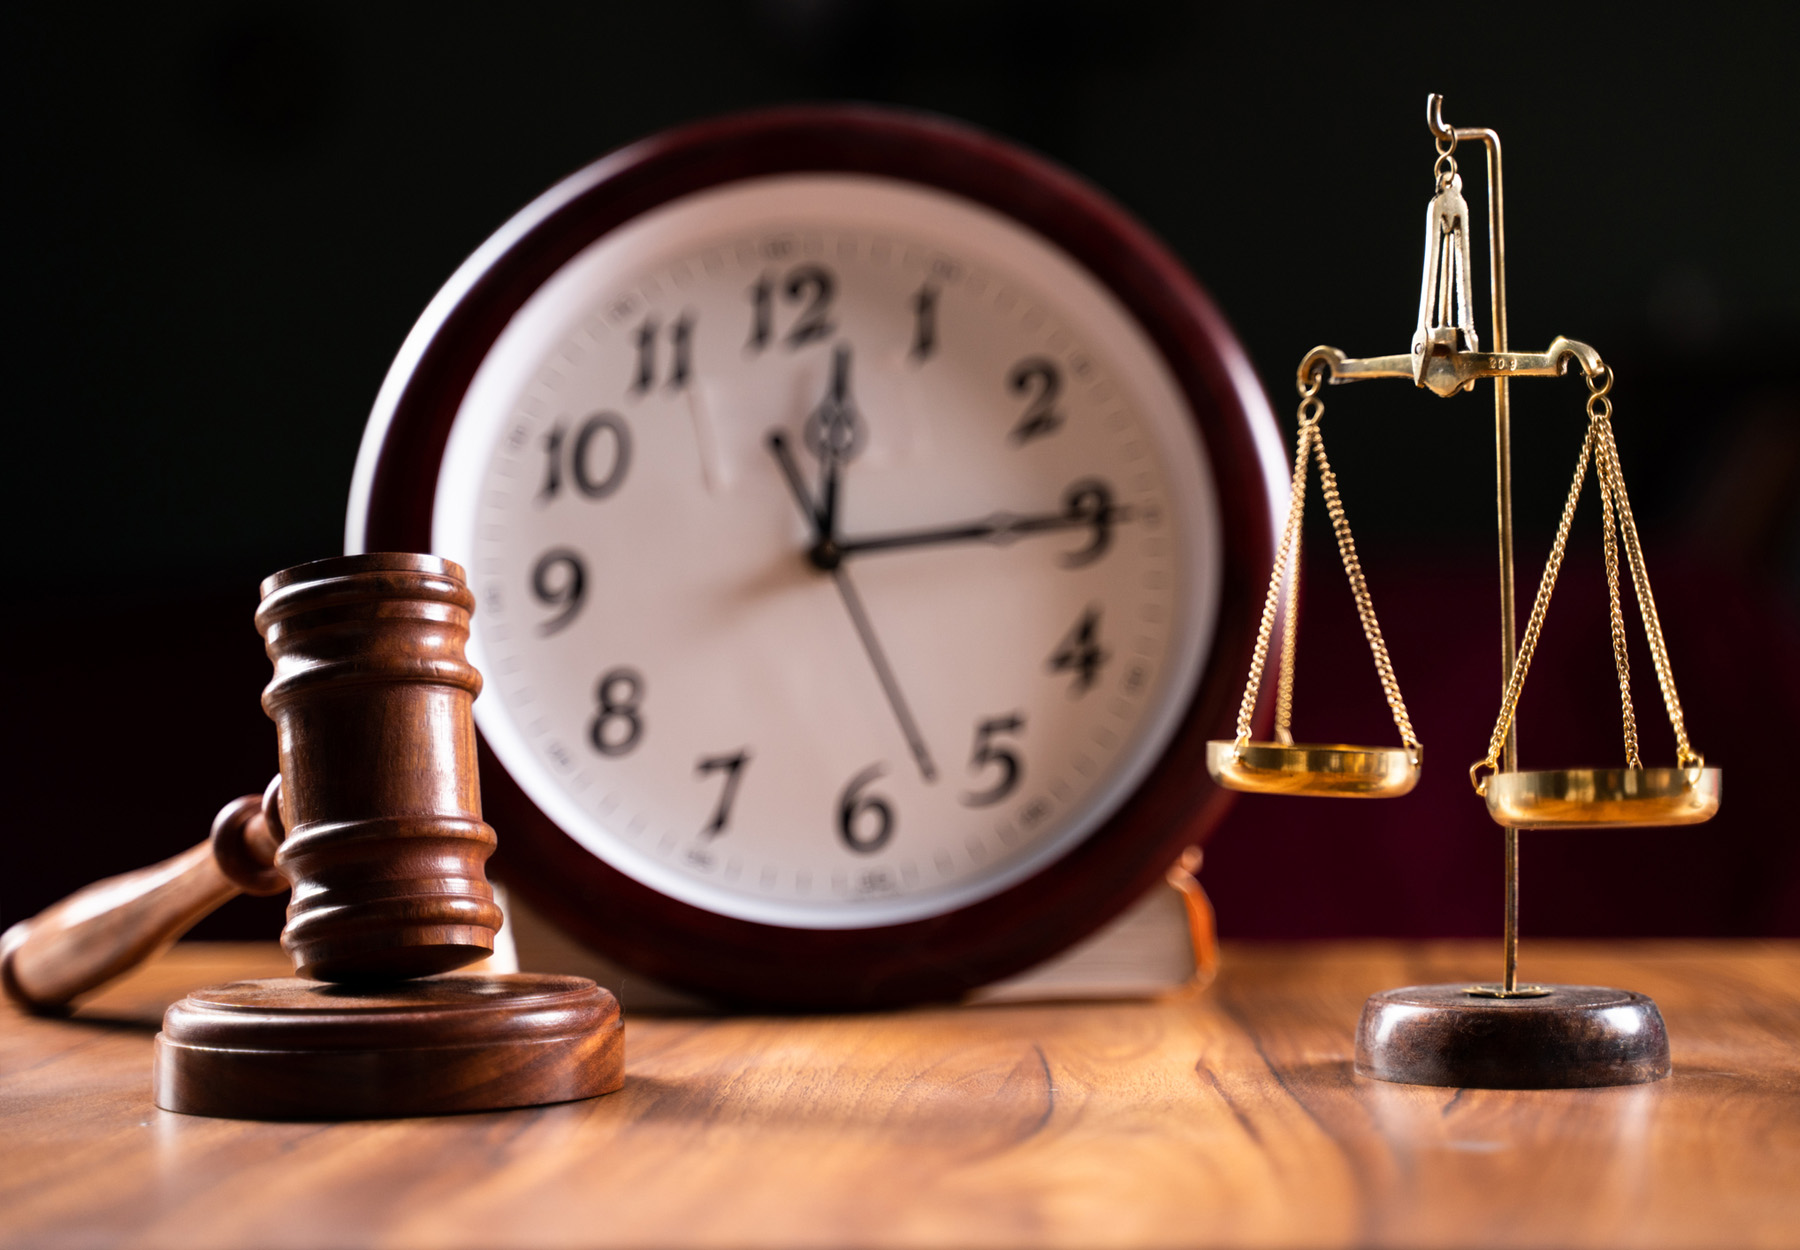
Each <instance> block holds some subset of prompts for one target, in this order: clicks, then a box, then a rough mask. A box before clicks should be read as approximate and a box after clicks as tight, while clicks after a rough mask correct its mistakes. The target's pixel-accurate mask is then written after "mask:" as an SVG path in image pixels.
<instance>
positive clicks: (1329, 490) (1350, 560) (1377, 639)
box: [1313, 427, 1423, 765]
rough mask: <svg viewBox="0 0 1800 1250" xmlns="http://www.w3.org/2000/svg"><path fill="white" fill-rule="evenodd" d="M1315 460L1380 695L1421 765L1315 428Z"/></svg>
mask: <svg viewBox="0 0 1800 1250" xmlns="http://www.w3.org/2000/svg"><path fill="white" fill-rule="evenodd" d="M1313 456H1314V457H1315V458H1316V459H1317V460H1318V462H1319V489H1320V490H1321V491H1322V492H1323V493H1324V495H1325V510H1326V511H1327V512H1329V513H1330V514H1331V528H1332V531H1333V532H1334V533H1335V534H1336V535H1337V545H1338V555H1339V556H1341V557H1342V558H1343V561H1344V573H1345V574H1346V575H1347V576H1348V577H1349V578H1350V592H1351V593H1352V594H1353V595H1355V596H1356V614H1357V616H1359V617H1361V618H1362V627H1363V637H1364V638H1366V639H1368V640H1369V654H1370V655H1371V656H1373V657H1374V659H1375V672H1376V674H1377V675H1378V676H1379V677H1380V678H1381V691H1382V693H1383V694H1385V695H1386V696H1387V705H1388V711H1390V712H1391V713H1393V717H1394V727H1395V728H1396V729H1398V730H1399V731H1400V741H1401V742H1403V743H1405V744H1406V749H1407V753H1408V754H1409V755H1411V757H1412V762H1413V763H1414V764H1415V765H1416V764H1418V763H1419V757H1420V754H1421V752H1422V750H1423V748H1422V747H1421V746H1420V743H1419V737H1418V735H1417V734H1415V733H1413V727H1412V718H1411V717H1409V716H1407V714H1406V701H1405V700H1403V699H1402V698H1401V697H1400V682H1399V681H1398V680H1397V679H1396V678H1395V677H1394V665H1393V662H1392V661H1391V660H1389V659H1388V651H1387V643H1386V642H1384V641H1383V640H1382V637H1381V622H1379V621H1377V620H1376V619H1375V601H1374V600H1373V599H1371V598H1370V597H1369V586H1368V583H1367V582H1365V581H1364V580H1363V571H1362V561H1361V560H1359V559H1357V558H1356V540H1355V539H1354V538H1352V537H1350V520H1349V518H1348V517H1346V516H1345V515H1344V502H1343V500H1341V499H1339V498H1338V488H1337V475H1336V474H1334V473H1333V472H1332V471H1331V462H1330V461H1328V460H1326V459H1325V437H1324V435H1323V434H1321V433H1319V432H1318V430H1317V428H1316V427H1315V429H1314V432H1313Z"/></svg>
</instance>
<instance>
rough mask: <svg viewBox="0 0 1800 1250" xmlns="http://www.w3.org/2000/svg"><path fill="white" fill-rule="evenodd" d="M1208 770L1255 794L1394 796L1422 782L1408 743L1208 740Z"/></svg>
mask: <svg viewBox="0 0 1800 1250" xmlns="http://www.w3.org/2000/svg"><path fill="white" fill-rule="evenodd" d="M1206 771H1207V772H1209V773H1211V774H1212V779H1213V780H1214V781H1216V782H1218V783H1219V784H1220V785H1222V786H1224V787H1225V788H1226V789H1228V790H1247V791H1249V792H1251V793H1252V794H1318V795H1334V796H1336V797H1338V798H1351V799H1391V798H1396V797H1398V796H1400V795H1402V794H1405V793H1406V792H1407V791H1408V790H1410V789H1412V788H1413V787H1414V786H1415V785H1417V784H1418V781H1419V765H1418V763H1417V761H1415V760H1414V759H1413V757H1412V755H1411V753H1410V752H1408V751H1407V749H1406V748H1405V747H1354V746H1343V745H1341V744H1333V745H1330V746H1322V745H1319V744H1317V743H1311V742H1296V743H1294V744H1293V745H1292V746H1283V745H1282V744H1281V743H1279V742H1247V743H1245V744H1244V746H1243V748H1242V749H1241V750H1240V749H1239V748H1238V745H1237V743H1235V742H1233V741H1231V740H1230V739H1225V740H1224V741H1213V742H1208V743H1207V744H1206Z"/></svg>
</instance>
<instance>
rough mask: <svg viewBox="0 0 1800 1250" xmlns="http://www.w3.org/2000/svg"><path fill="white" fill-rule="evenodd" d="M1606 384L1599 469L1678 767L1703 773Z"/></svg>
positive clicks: (1591, 402) (1599, 400)
mask: <svg viewBox="0 0 1800 1250" xmlns="http://www.w3.org/2000/svg"><path fill="white" fill-rule="evenodd" d="M1605 373H1606V384H1605V385H1604V386H1602V387H1599V388H1597V389H1596V388H1595V386H1594V382H1593V380H1592V379H1589V382H1588V388H1589V390H1591V391H1593V394H1592V395H1590V396H1589V398H1588V410H1589V412H1590V414H1592V413H1593V412H1594V411H1596V409H1598V410H1599V412H1600V425H1601V434H1600V450H1599V452H1598V453H1597V454H1598V455H1599V457H1600V462H1599V464H1600V469H1601V471H1602V472H1605V473H1607V475H1608V476H1610V477H1611V478H1612V487H1613V494H1614V495H1615V496H1616V497H1617V499H1618V506H1619V533H1620V535H1621V536H1622V537H1623V538H1624V540H1625V543H1624V545H1625V558H1626V560H1627V561H1628V562H1629V563H1630V565H1631V584H1632V588H1633V589H1634V590H1635V591H1636V592H1637V601H1638V611H1639V613H1640V614H1641V615H1642V616H1643V618H1644V636H1645V639H1646V640H1647V641H1648V642H1649V644H1650V660H1651V663H1652V664H1653V665H1654V666H1655V668H1656V684H1657V688H1658V689H1660V690H1661V691H1662V697H1663V708H1664V710H1666V711H1667V712H1668V714H1669V727H1670V728H1671V729H1673V730H1674V731H1675V762H1676V765H1677V767H1680V768H1688V769H1700V768H1704V767H1705V766H1706V759H1705V757H1704V756H1702V755H1701V754H1700V752H1698V751H1696V750H1694V747H1693V744H1692V743H1690V742H1689V741H1688V736H1687V721H1686V718H1685V717H1684V716H1683V715H1682V711H1681V696H1680V695H1678V694H1677V693H1676V691H1675V670H1674V668H1673V666H1672V665H1670V663H1669V648H1668V644H1667V643H1665V642H1664V641H1663V630H1662V618H1661V617H1659V616H1658V615H1657V612H1656V596H1655V595H1654V594H1652V593H1651V590H1650V570H1649V568H1648V567H1647V566H1646V565H1645V563H1644V549H1643V545H1642V544H1641V543H1640V542H1639V541H1638V530H1637V521H1636V520H1635V519H1634V518H1633V517H1632V515H1631V499H1630V497H1629V496H1628V495H1626V493H1625V471H1624V469H1622V468H1621V467H1620V466H1619V445H1618V443H1617V441H1616V440H1615V439H1614V438H1613V430H1612V422H1611V421H1610V420H1607V418H1609V417H1610V416H1611V415H1612V401H1610V400H1609V399H1607V398H1606V393H1607V392H1608V391H1610V390H1611V389H1612V381H1613V379H1612V370H1610V369H1607V370H1605Z"/></svg>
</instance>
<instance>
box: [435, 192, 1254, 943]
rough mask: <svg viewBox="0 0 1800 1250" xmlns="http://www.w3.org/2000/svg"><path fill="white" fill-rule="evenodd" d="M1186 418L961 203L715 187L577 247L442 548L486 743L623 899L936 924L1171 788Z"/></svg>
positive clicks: (1019, 242)
mask: <svg viewBox="0 0 1800 1250" xmlns="http://www.w3.org/2000/svg"><path fill="white" fill-rule="evenodd" d="M1195 431H1196V422H1195V419H1194V415H1193V413H1192V412H1191V410H1190V408H1189V406H1188V404H1187V402H1186V400H1185V399H1184V397H1183V392H1182V390H1181V388H1180V387H1179V386H1178V385H1177V384H1176V382H1175V381H1174V379H1173V378H1172V377H1171V376H1170V374H1169V371H1168V368H1167V366H1166V365H1165V364H1164V362H1163V359H1162V357H1161V355H1160V354H1159V353H1158V352H1157V351H1156V349H1155V348H1154V347H1153V346H1152V344H1151V343H1150V341H1149V340H1148V339H1147V337H1146V336H1145V333H1144V331H1143V330H1142V328H1141V327H1140V326H1139V324H1138V322H1137V321H1136V320H1135V319H1134V318H1133V317H1132V316H1131V315H1130V314H1129V313H1128V312H1127V311H1126V310H1125V309H1124V308H1123V307H1122V306H1121V305H1120V304H1119V302H1118V301H1117V300H1116V299H1115V298H1114V297H1113V296H1112V295H1111V294H1110V293H1109V291H1108V290H1107V289H1106V288H1105V287H1103V286H1102V285H1100V284H1099V283H1098V282H1096V281H1095V280H1094V278H1093V277H1092V276H1091V275H1090V274H1089V273H1088V271H1087V270H1086V269H1084V268H1082V267H1081V266H1079V265H1077V264H1076V263H1074V262H1073V261H1072V260H1070V259H1069V257H1068V256H1067V255H1066V254H1065V253H1063V252H1062V251H1061V250H1059V249H1058V248H1056V247H1054V246H1052V245H1051V244H1049V243H1048V242H1046V241H1045V240H1044V239H1043V238H1041V237H1040V236H1038V235H1036V234H1034V233H1032V232H1031V231H1029V230H1026V229H1024V228H1023V227H1021V226H1019V225H1018V224H1016V223H1014V222H1012V221H1010V220H1009V219H1008V218H1006V217H1003V216H1001V215H1000V214H998V213H995V212H993V211H992V210H990V209H987V208H985V207H982V206H980V205H977V204H975V203H973V202H971V201H969V200H966V199H963V198H961V197H958V196H956V195H953V194H950V193H948V192H944V191H939V190H935V189H931V188H928V187H924V186H920V185H917V184H912V183H907V182H903V181H899V180H893V179H886V178H880V177H872V176H866V175H846V174H829V173H820V174H808V173H802V174H788V175H781V176H774V177H764V178H752V179H747V180H743V181H737V182H731V183H728V184H726V185H724V186H722V187H718V188H714V189H711V190H704V191H700V192H697V193H693V194H689V195H686V196H683V197H681V198H678V199H675V200H673V201H672V202H670V203H667V204H665V205H663V206H662V207H660V208H656V209H653V210H651V211H649V212H647V213H645V214H643V215H641V216H639V217H636V218H634V219H633V220H631V221H630V222H628V223H627V224H625V225H624V226H622V227H620V228H618V229H616V230H613V231H611V232H609V233H607V234H605V235H604V236H602V237H601V238H600V239H599V240H598V241H596V242H594V243H592V244H590V245H588V246H587V247H586V248H585V249H584V250H581V251H579V252H577V253H576V254H575V255H574V256H573V257H572V259H569V260H568V261H567V262H566V263H564V264H563V265H562V266H561V267H560V268H559V269H557V270H556V272H555V273H554V274H552V275H551V276H550V277H549V279H548V280H547V281H545V282H544V283H543V284H542V285H541V286H539V287H538V288H537V289H536V291H535V293H534V294H532V295H531V296H530V298H529V299H526V300H525V301H524V302H523V303H522V305H521V306H520V307H519V308H518V309H517V311H516V312H515V313H514V314H513V315H512V317H511V320H510V321H509V322H508V323H507V324H506V326H505V328H504V330H502V331H501V332H500V333H499V335H498V337H497V339H495V340H494V342H493V344H492V346H491V348H490V349H489V350H488V351H487V353H486V355H485V357H484V358H483V360H482V362H481V364H480V366H479V368H478V369H477V370H476V372H475V374H474V378H473V381H472V382H471V384H470V385H469V386H468V388H467V390H466V392H464V393H463V395H462V398H461V402H460V406H459V408H458V409H457V411H456V414H455V419H454V422H453V424H452V426H451V428H450V432H449V439H448V444H447V446H446V448H445V452H444V459H443V463H442V467H441V470H440V472H439V474H438V477H437V486H436V496H435V500H434V503H433V509H432V522H431V524H432V534H431V538H432V548H433V550H434V551H435V552H437V553H438V554H441V555H444V556H447V557H449V558H451V559H453V560H456V561H458V562H459V563H461V564H463V565H464V566H465V567H466V568H467V569H468V571H469V575H470V582H471V585H472V587H473V588H474V590H475V592H476V594H477V596H478V602H479V606H478V610H477V613H476V616H475V620H474V625H473V636H472V638H471V645H470V658H471V659H472V660H473V661H474V663H475V664H476V666H477V667H478V668H479V669H480V670H481V672H482V673H483V674H484V676H485V678H486V683H487V684H486V688H485V690H484V693H483V695H482V697H481V698H480V699H479V700H478V701H477V703H476V708H475V711H476V719H477V721H478V723H479V725H480V728H481V731H482V734H483V737H484V738H485V739H486V741H487V743H488V744H489V746H490V747H491V748H492V750H493V752H494V753H495V755H496V756H497V758H498V760H499V761H500V763H501V764H502V765H503V766H504V768H505V769H506V771H507V773H508V774H509V775H510V776H511V778H512V779H513V781H515V782H516V783H517V784H518V785H519V787H520V788H521V789H522V790H523V791H524V793H525V794H526V795H527V796H528V797H529V798H530V799H531V801H532V802H533V803H534V804H535V805H536V806H537V807H538V808H539V809H540V810H541V811H542V812H543V813H544V814H545V815H547V816H548V817H549V818H550V819H551V820H552V821H554V822H555V824H556V825H557V826H558V827H560V829H561V830H563V831H564V832H565V833H566V834H567V835H568V836H569V837H571V838H573V839H574V840H575V841H576V842H578V843H579V844H580V845H581V846H582V847H584V848H586V850H587V851H589V852H591V853H592V854H593V855H594V856H597V857H598V858H599V859H601V860H603V861H605V862H606V863H607V864H608V865H610V866H611V867H612V868H614V869H616V870H617V871H618V872H620V873H623V874H625V875H626V876H628V877H630V878H632V879H634V880H636V881H638V882H640V883H642V884H643V885H645V886H648V887H650V888H652V889H653V890H655V891H657V892H659V893H661V894H663V895H666V896H668V897H671V898H674V899H677V900H680V901H682V902H684V903H687V904H689V905H691V906H693V907H696V908H700V909H703V910H704V911H707V912H711V913H715V914H718V915H722V916H728V917H734V918H737V919H740V920H746V921H753V922H759V923H762V924H769V925H779V926H784V927H788V928H795V929H840V930H841V929H855V928H866V927H871V926H880V925H890V924H896V923H901V922H905V921H910V920H917V919H920V918H923V917H929V916H934V915H940V914H943V913H945V912H948V911H951V910H954V909H956V908H959V907H963V906H966V905H968V904H970V903H972V902H974V901H976V900H980V899H984V898H987V897H989V896H992V895H994V894H997V893H999V892H1000V891H1003V890H1005V889H1006V888H1007V887H1009V886H1011V885H1014V884H1016V883H1018V882H1020V881H1022V880H1024V879H1026V878H1027V877H1029V876H1031V875H1032V874H1034V873H1036V872H1038V871H1040V870H1041V869H1043V868H1044V867H1045V866H1046V865H1047V864H1050V863H1052V862H1054V861H1056V860H1057V859H1058V858H1060V857H1062V856H1063V855H1065V854H1066V853H1068V852H1069V851H1070V849H1071V848H1072V847H1074V846H1076V845H1078V844H1079V843H1081V841H1082V840H1083V839H1084V838H1085V837H1087V836H1088V835H1089V834H1091V833H1092V832H1093V831H1094V830H1095V829H1096V828H1097V827H1098V826H1099V825H1100V824H1101V823H1102V822H1103V821H1104V820H1105V819H1106V818H1107V817H1108V816H1109V815H1110V814H1112V813H1113V812H1114V811H1115V810H1117V809H1118V807H1119V806H1120V804H1121V803H1122V802H1124V801H1125V800H1126V798H1127V797H1128V796H1129V795H1131V793H1132V792H1133V790H1134V789H1135V788H1136V787H1137V786H1138V785H1139V784H1140V783H1141V782H1142V781H1143V780H1144V778H1145V777H1146V775H1147V774H1148V773H1149V771H1150V770H1151V769H1152V767H1153V766H1154V765H1155V764H1156V762H1157V760H1158V758H1159V756H1160V755H1161V754H1162V752H1163V750H1164V748H1165V747H1167V746H1168V745H1169V742H1170V739H1171V737H1172V736H1173V735H1174V734H1175V732H1176V728H1177V726H1178V724H1179V723H1180V721H1181V718H1182V716H1183V714H1184V712H1185V711H1186V710H1187V708H1188V705H1189V702H1190V700H1191V699H1192V697H1193V692H1194V689H1195V686H1196V683H1197V681H1198V677H1199V672H1200V667H1201V662H1202V658H1203V657H1204V656H1205V655H1206V654H1207V653H1208V648H1209V645H1210V643H1211V640H1212V633H1213V627H1214V622H1215V618H1216V617H1217V615H1218V607H1219V596H1220V588H1219V571H1218V570H1219V567H1220V561H1221V545H1222V543H1221V520H1220V506H1219V502H1218V492H1217V489H1216V486H1215V481H1214V477H1213V471H1212V468H1211V467H1210V465H1209V461H1208V456H1207V451H1206V448H1204V447H1203V446H1201V444H1200V441H1199V439H1198V436H1197V434H1196V432H1195Z"/></svg>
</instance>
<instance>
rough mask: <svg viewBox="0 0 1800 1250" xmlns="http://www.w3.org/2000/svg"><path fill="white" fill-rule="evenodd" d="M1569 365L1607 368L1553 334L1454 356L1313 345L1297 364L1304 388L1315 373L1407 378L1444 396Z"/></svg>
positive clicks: (1548, 374)
mask: <svg viewBox="0 0 1800 1250" xmlns="http://www.w3.org/2000/svg"><path fill="white" fill-rule="evenodd" d="M1571 361H1573V362H1574V363H1575V364H1577V365H1579V366H1581V372H1582V374H1583V375H1584V376H1586V377H1590V378H1593V377H1598V376H1600V374H1601V372H1602V371H1603V370H1604V369H1605V368H1606V365H1605V363H1604V362H1603V361H1602V360H1601V359H1600V353H1599V352H1597V351H1595V350H1594V349H1593V348H1592V347H1589V346H1588V345H1587V344H1586V343H1583V342H1581V341H1580V340H1578V339H1567V338H1563V337H1562V336H1561V335H1558V336H1557V337H1556V338H1554V339H1552V340H1551V341H1550V346H1549V347H1547V348H1545V349H1544V350H1543V351H1541V352H1476V351H1468V352H1459V351H1441V350H1436V345H1435V344H1434V345H1432V349H1430V350H1426V351H1420V352H1407V353H1405V354H1403V355H1398V356H1362V357H1357V356H1346V355H1345V354H1344V353H1343V352H1341V351H1339V350H1338V349H1337V348H1335V347H1315V348H1313V349H1312V350H1311V351H1310V352H1307V353H1306V356H1305V358H1304V359H1303V360H1301V362H1300V368H1299V371H1298V375H1299V379H1300V384H1301V385H1302V386H1305V385H1307V384H1308V383H1309V382H1311V381H1312V379H1313V378H1314V377H1316V376H1317V375H1318V373H1319V372H1320V370H1324V371H1325V373H1326V380H1327V381H1329V382H1331V383H1332V384H1333V385H1336V384H1338V383H1341V382H1361V381H1364V380H1366V379H1369V378H1410V379H1412V381H1413V384H1414V385H1416V386H1421V387H1423V388H1425V389H1426V390H1428V391H1430V392H1431V393H1432V394H1434V395H1441V396H1444V397H1449V396H1451V395H1454V394H1456V392H1458V391H1466V390H1469V389H1471V388H1472V387H1474V385H1475V383H1476V382H1477V381H1479V380H1480V379H1482V378H1556V377H1562V376H1563V375H1564V374H1566V373H1568V371H1569V364H1570V362H1571Z"/></svg>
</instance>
